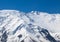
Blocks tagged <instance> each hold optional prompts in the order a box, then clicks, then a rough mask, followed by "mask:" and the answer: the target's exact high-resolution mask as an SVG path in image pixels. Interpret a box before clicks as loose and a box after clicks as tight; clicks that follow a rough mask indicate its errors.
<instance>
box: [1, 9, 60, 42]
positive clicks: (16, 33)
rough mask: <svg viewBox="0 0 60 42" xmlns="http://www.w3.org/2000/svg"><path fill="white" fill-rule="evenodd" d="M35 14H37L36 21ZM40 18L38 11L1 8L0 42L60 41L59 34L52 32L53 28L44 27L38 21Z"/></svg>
mask: <svg viewBox="0 0 60 42" xmlns="http://www.w3.org/2000/svg"><path fill="white" fill-rule="evenodd" d="M35 15H36V16H37V17H36V19H37V20H36V21H35ZM33 18H34V19H33ZM38 18H39V13H38V12H31V13H23V12H19V11H16V10H1V11H0V42H60V38H59V35H58V36H57V35H54V34H55V33H54V34H53V33H52V32H50V31H51V30H49V29H47V28H42V25H41V24H40V25H41V26H40V25H39V24H38V23H37V22H38ZM53 20H55V18H53ZM45 22H46V21H45ZM50 22H51V21H50ZM40 23H41V21H40ZM42 24H43V23H42ZM43 27H44V26H43Z"/></svg>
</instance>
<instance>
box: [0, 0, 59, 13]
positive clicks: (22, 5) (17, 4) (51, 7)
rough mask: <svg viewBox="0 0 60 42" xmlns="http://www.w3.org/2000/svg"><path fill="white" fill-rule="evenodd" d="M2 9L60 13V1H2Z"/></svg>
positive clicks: (0, 4) (0, 1)
mask: <svg viewBox="0 0 60 42" xmlns="http://www.w3.org/2000/svg"><path fill="white" fill-rule="evenodd" d="M0 9H13V10H14V9H15V10H19V11H23V12H30V11H41V12H48V13H60V0H0Z"/></svg>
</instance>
